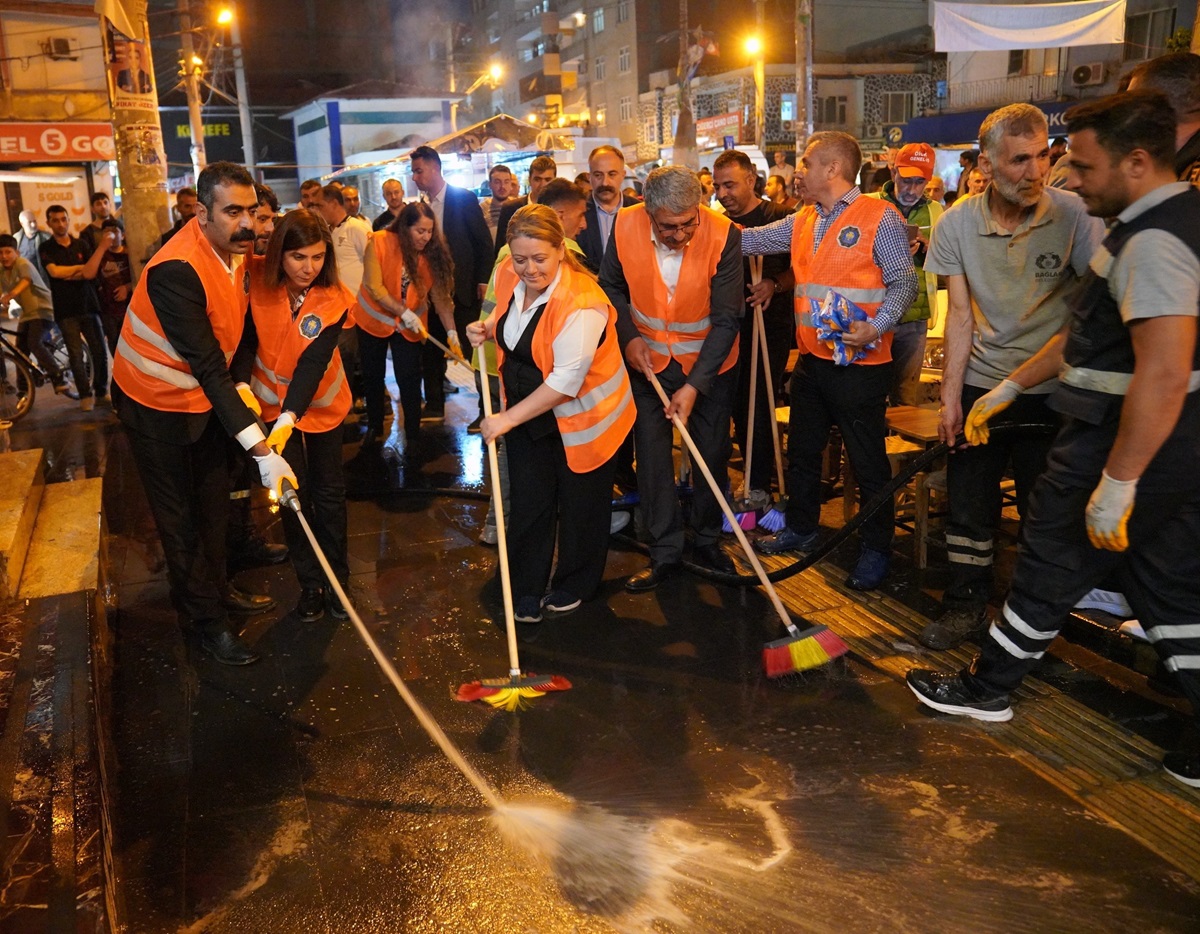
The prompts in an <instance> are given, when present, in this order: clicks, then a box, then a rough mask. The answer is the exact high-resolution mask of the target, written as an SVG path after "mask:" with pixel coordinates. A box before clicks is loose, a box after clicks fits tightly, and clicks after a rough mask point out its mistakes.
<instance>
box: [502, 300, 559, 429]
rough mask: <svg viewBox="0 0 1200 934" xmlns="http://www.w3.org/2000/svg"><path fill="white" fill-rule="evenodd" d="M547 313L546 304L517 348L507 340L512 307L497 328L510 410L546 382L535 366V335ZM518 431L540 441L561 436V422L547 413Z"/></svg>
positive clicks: (528, 327)
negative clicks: (506, 332)
mask: <svg viewBox="0 0 1200 934" xmlns="http://www.w3.org/2000/svg"><path fill="white" fill-rule="evenodd" d="M545 311H546V306H545V305H544V304H543V305H542V307H541V308H539V309H538V310H537V311H535V312H534V313H533V317H532V318H531V319H530V321H529V324H527V325H526V326H525V330H524V331H522V332H521V338H520V340H518V341H517V343H516V346H515V347H509V346H508V343H507V341H505V339H504V325H505V319H506V318H507V317H508V315H510V314H514V313H515V312H514V311H513V307H512V304H510V305H509V308H508V311H507V312H505V314H504V316H503V317H501V319H500V321H499V323H498V324H497V325H496V343H497V344H498V345H499V346H500V349H501V350H503V351H504V366H503V367H502V368H501V370H500V378H501V379H502V380H504V397H505V403H506V405H507V407H508V408H512V407H513V406H514V405H516V404H517V403H518V402H520V401H521V400H522V399H524V398H526V397H527V396H529V395H530V394H531V393H533V391H534V390H536V389H537V388H538V387H539V386H540V385H542V383H544V382H545V381H546V378H545V376H543V375H542V371H541V370H540V369H539V368H538V365H537V364H536V363H534V362H533V335H534V334H535V333H536V332H537V329H538V326H539V325H540V324H541V323H542V315H543V314H544V313H545ZM517 427H518V428H523V429H525V431H526V432H528V433H529V436H530V437H531V438H533V439H534V440H535V441H536V440H537V439H539V438H544V437H546V436H547V435H549V434H551V433H553V432H557V431H558V420H557V419H556V418H555V417H554V412H553V411H549V412H543V413H542V414H541V415H539V416H537V417H536V418H532V419H530V420H529V421H527V422H524V423H523V424H521V425H518V426H517Z"/></svg>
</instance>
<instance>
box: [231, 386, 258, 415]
mask: <svg viewBox="0 0 1200 934" xmlns="http://www.w3.org/2000/svg"><path fill="white" fill-rule="evenodd" d="M233 388H234V389H236V390H237V394H238V395H239V396H241V397H242V402H244V403H245V404H246V408H248V409H249V410H250V411H251V412H253V413H254V414H255V415H258V416H261V415H262V406H261V405H259V404H258V397H257V396H255V395H254V390H253V389H251V388H250V384H249V383H235V384H234V386H233Z"/></svg>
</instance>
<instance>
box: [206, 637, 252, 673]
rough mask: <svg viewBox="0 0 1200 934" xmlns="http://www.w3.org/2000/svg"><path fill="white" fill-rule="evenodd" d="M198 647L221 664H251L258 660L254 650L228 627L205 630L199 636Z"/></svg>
mask: <svg viewBox="0 0 1200 934" xmlns="http://www.w3.org/2000/svg"><path fill="white" fill-rule="evenodd" d="M200 648H201V649H202V650H203V651H204V653H205V654H206V655H210V656H211V657H212V658H214V659H216V660H217V661H218V662H220V663H221V664H222V665H253V664H254V663H255V662H256V661H258V656H257V655H255V654H254V650H253V649H251V648H250V646H248V645H246V643H245V642H243V641H242V640H241V639H240V638H238V637H237V636H235V635H234V634H233V633H232V632H230V631H229V630H228V629H222V630H220V631H219V632H206V633H205V634H204V635H202V636H201V637H200Z"/></svg>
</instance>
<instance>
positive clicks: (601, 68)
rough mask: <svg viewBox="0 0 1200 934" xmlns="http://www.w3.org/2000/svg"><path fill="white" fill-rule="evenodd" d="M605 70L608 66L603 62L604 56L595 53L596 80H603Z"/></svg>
mask: <svg viewBox="0 0 1200 934" xmlns="http://www.w3.org/2000/svg"><path fill="white" fill-rule="evenodd" d="M607 71H608V68H607V67H606V66H605V64H604V56H603V55H597V56H596V80H597V81H603V80H604V75H605V73H606V72H607Z"/></svg>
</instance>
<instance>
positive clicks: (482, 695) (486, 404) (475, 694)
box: [431, 338, 571, 711]
mask: <svg viewBox="0 0 1200 934" xmlns="http://www.w3.org/2000/svg"><path fill="white" fill-rule="evenodd" d="M431 340H433V342H434V343H435V344H437V345H438V346H439V347H441V348H442V349H443V350H445V351H446V353H448V354H451V355H452V356H453V357H455V358H456V359H458V360H461V361H462V362H464V363H466V361H465V360H463V358H462V356H461V355H459V354H456V353H454V352H453V351H452V350H451V349H450V348H449V347H446V346H445V345H444V344H442V343H441V342H440V341H438V340H436V339H433V338H431ZM480 363H481V366H480V367H479V377H480V379H481V380H482V391H481V392H480V397H481V399H482V401H483V414H484V415H485V416H486V417H488V418H491V416H492V393H491V389H490V388H489V387H488V382H489V378H488V371H487V366H486V365H482V364H483V361H482V360H480ZM468 365H469V364H468ZM487 452H488V469H489V471H490V473H491V480H492V508H493V509H495V510H496V538H497V542H496V548H497V551H498V552H499V554H500V589H501V592H502V593H503V594H504V632H505V635H506V636H507V638H508V677H507V678H484V679H482V680H480V681H469V682H467V683H466V684H463V685H461V686H460V687H459V689H458V691H457V692H456V693H455V695H454V697H455V700H460V701H477V700H481V701H484V702H485V703H488V704H491V705H492V706H493V707H495V708H496V709H497V710H509V711H512V710H516V709H517V708H518V707H521V706H523V705H524V704H525V703H526V702H527V701H529V700H531V699H532V698H535V697H541V696H542V695H543V694H546V693H548V692H550V691H567V690H570V688H571V682H570V681H568V680H567V679H566V678H564V677H563V676H562V675H535V674H534V673H533V672H522V671H521V663H520V661H519V659H518V658H517V622H516V616H515V614H514V613H513V598H512V579H511V578H510V576H509V573H508V533H507V531H506V530H505V527H504V502H503V500H504V497H503V496H502V495H501V491H500V460H499V458H498V456H497V454H496V440H495V439H494V438H493V439H492V440H491V441H489V442H488V443H487Z"/></svg>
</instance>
